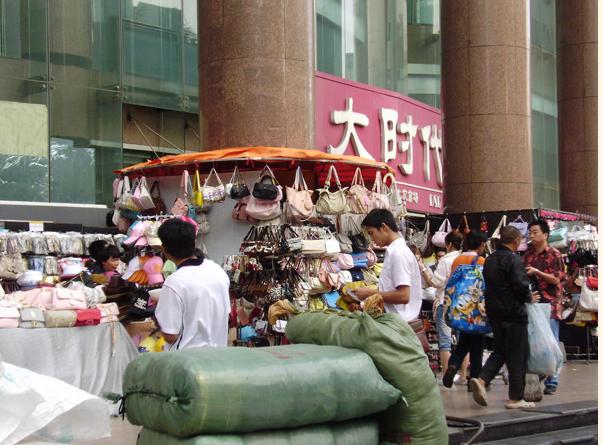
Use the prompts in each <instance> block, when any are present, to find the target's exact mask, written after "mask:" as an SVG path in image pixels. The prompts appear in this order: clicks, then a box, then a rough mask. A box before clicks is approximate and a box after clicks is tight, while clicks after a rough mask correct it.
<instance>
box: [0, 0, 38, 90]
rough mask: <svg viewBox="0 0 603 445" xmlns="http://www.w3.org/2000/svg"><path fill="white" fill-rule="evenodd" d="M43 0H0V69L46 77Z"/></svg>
mask: <svg viewBox="0 0 603 445" xmlns="http://www.w3.org/2000/svg"><path fill="white" fill-rule="evenodd" d="M46 11H47V7H46V0H0V72H1V73H2V76H3V77H15V78H18V79H29V80H47V77H48V66H47V56H46V54H47V39H46V33H47V32H46V29H47V27H46Z"/></svg>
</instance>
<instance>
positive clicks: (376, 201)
mask: <svg viewBox="0 0 603 445" xmlns="http://www.w3.org/2000/svg"><path fill="white" fill-rule="evenodd" d="M384 189H385V186H384V185H383V180H382V179H381V172H380V171H379V170H377V173H375V182H374V183H373V188H372V190H371V191H370V192H369V211H370V210H373V209H387V210H389V198H388V196H387V195H386V194H385V193H384Z"/></svg>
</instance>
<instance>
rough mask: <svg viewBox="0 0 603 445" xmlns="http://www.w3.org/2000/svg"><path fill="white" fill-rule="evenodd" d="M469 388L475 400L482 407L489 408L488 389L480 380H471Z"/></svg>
mask: <svg viewBox="0 0 603 445" xmlns="http://www.w3.org/2000/svg"><path fill="white" fill-rule="evenodd" d="M469 387H470V388H471V392H472V393H473V400H475V401H476V403H478V404H479V405H481V406H488V401H487V400H486V388H485V387H484V385H482V384H481V383H480V381H479V380H478V379H471V380H469Z"/></svg>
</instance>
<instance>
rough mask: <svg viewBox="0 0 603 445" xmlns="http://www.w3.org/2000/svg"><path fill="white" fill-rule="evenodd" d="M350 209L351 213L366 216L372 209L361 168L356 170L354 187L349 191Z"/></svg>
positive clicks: (353, 181)
mask: <svg viewBox="0 0 603 445" xmlns="http://www.w3.org/2000/svg"><path fill="white" fill-rule="evenodd" d="M346 195H347V201H348V207H349V209H350V212H351V213H356V214H366V213H368V212H369V211H370V210H371V209H370V205H369V191H368V190H367V188H366V187H365V186H364V179H363V178H362V172H361V171H360V168H357V169H356V173H354V179H353V180H352V185H351V186H350V188H349V189H348V191H347V194H346Z"/></svg>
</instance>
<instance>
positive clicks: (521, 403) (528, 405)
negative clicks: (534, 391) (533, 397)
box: [505, 399, 536, 409]
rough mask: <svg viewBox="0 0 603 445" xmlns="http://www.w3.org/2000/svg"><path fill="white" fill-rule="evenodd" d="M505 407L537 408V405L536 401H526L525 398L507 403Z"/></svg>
mask: <svg viewBox="0 0 603 445" xmlns="http://www.w3.org/2000/svg"><path fill="white" fill-rule="evenodd" d="M505 408H507V409H529V408H536V405H535V404H534V402H526V401H525V400H523V399H521V400H520V401H519V402H508V403H507V404H506V405H505Z"/></svg>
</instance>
